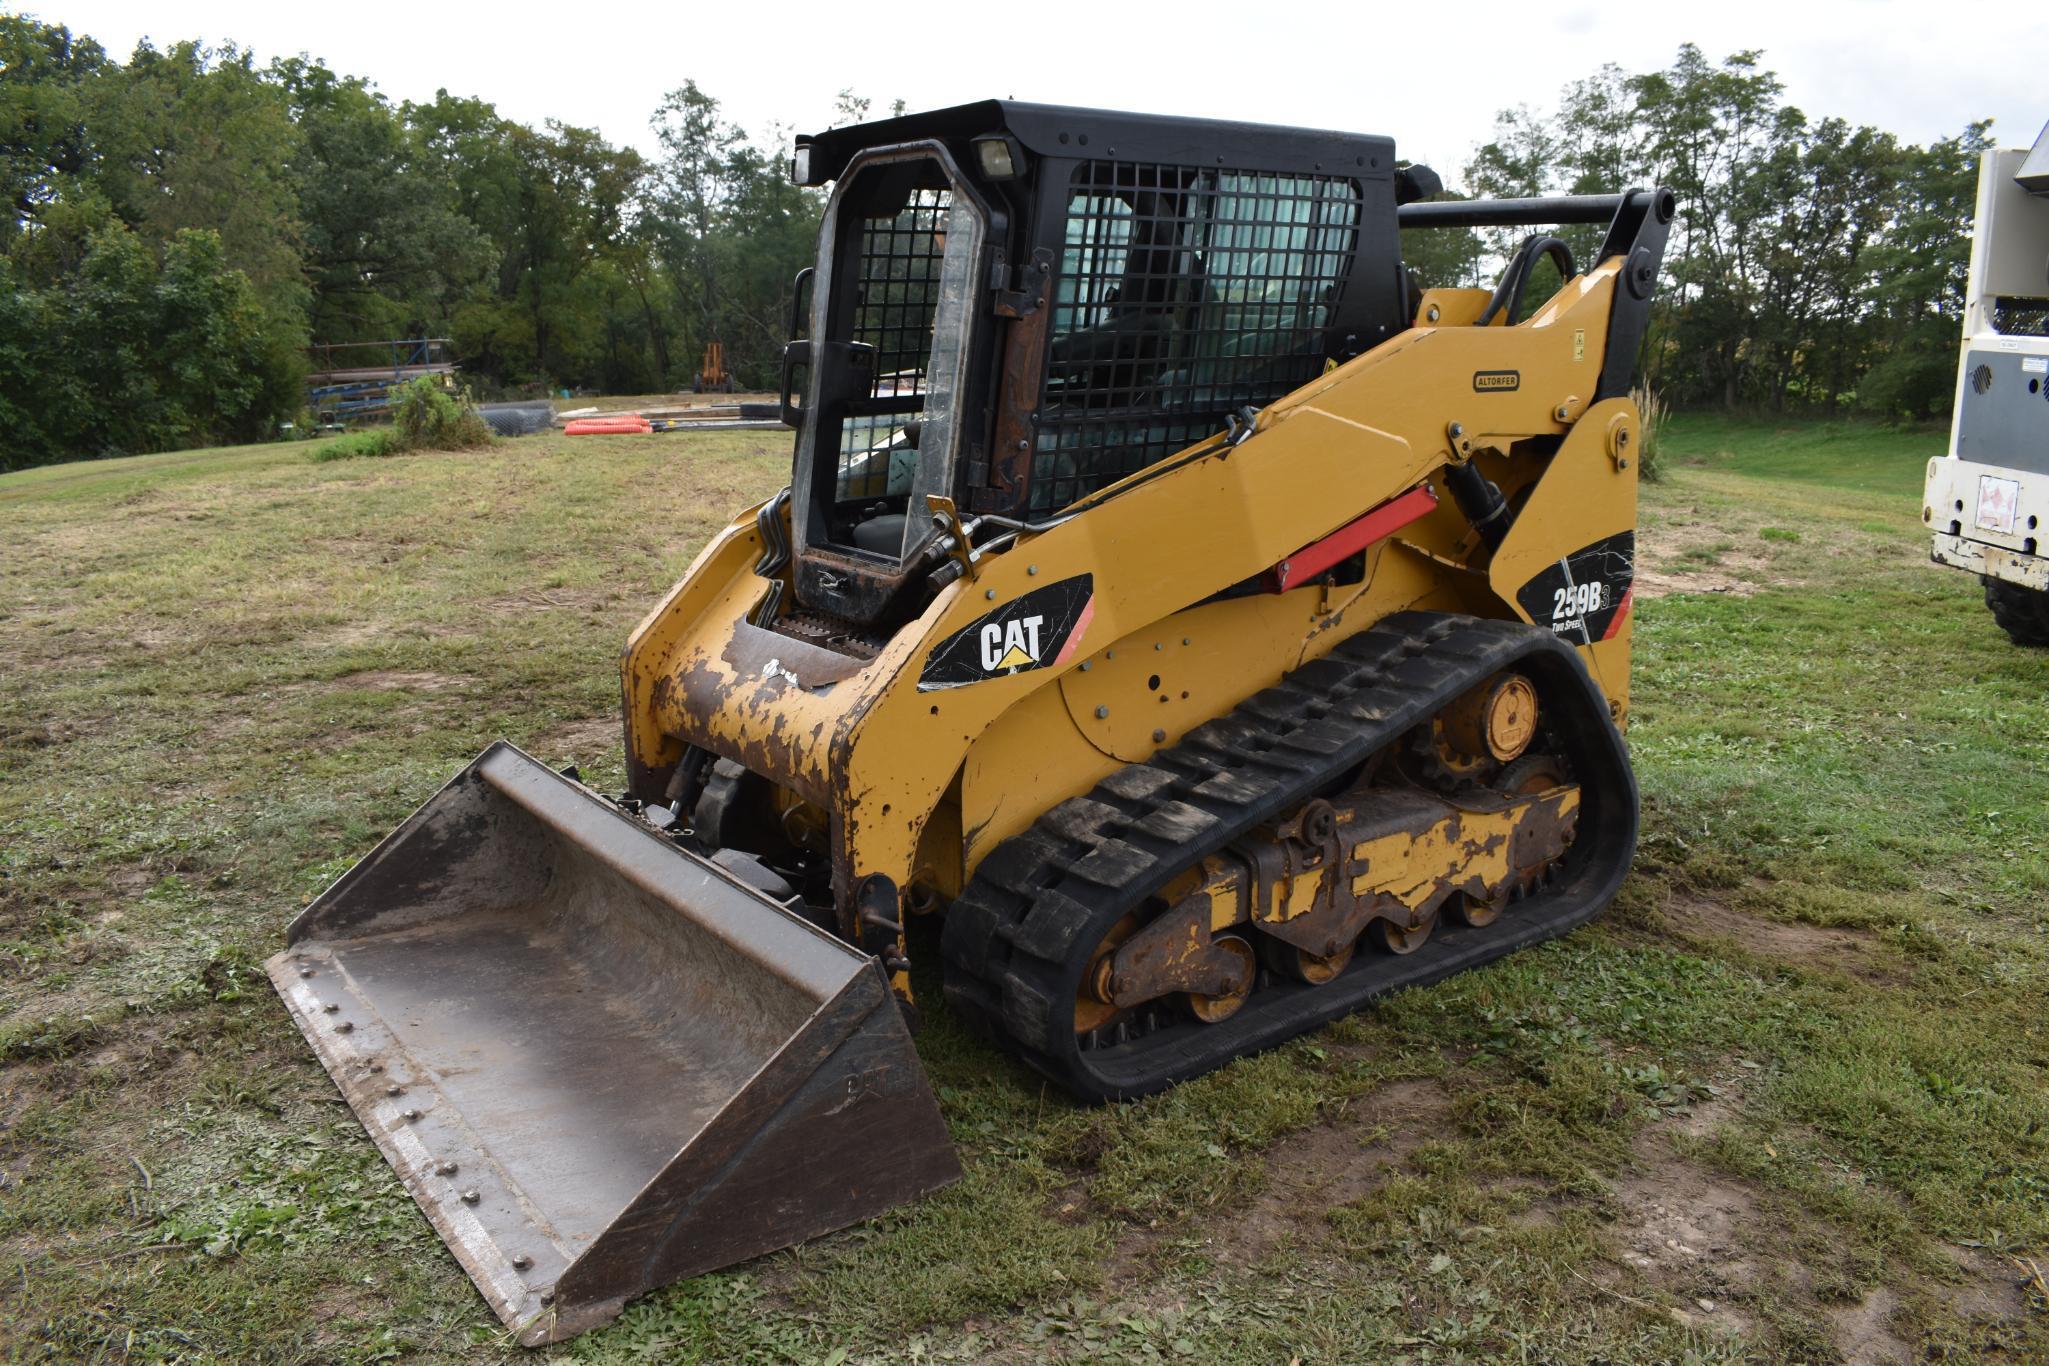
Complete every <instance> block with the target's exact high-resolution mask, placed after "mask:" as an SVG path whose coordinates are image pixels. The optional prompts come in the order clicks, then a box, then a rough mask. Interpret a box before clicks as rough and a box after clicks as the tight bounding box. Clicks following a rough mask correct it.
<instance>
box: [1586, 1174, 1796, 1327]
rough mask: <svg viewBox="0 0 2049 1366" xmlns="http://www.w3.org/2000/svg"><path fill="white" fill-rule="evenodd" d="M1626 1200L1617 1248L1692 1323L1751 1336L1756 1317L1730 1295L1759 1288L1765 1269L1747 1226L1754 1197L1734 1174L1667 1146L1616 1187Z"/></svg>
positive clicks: (1619, 1199) (1754, 1213)
mask: <svg viewBox="0 0 2049 1366" xmlns="http://www.w3.org/2000/svg"><path fill="white" fill-rule="evenodd" d="M1615 1199H1616V1201H1617V1203H1619V1204H1620V1205H1621V1207H1622V1211H1623V1214H1622V1218H1621V1220H1620V1221H1619V1222H1618V1224H1617V1236H1616V1242H1617V1244H1618V1251H1617V1256H1618V1257H1619V1258H1620V1260H1621V1261H1623V1262H1625V1263H1626V1264H1628V1265H1629V1266H1632V1267H1634V1268H1635V1269H1636V1270H1637V1271H1638V1272H1639V1273H1641V1274H1642V1275H1643V1277H1644V1278H1645V1279H1647V1280H1649V1281H1650V1282H1651V1283H1652V1284H1654V1285H1656V1286H1657V1287H1658V1288H1659V1289H1661V1290H1664V1291H1665V1292H1666V1293H1668V1294H1669V1295H1671V1296H1672V1297H1673V1298H1674V1299H1675V1300H1677V1302H1678V1305H1679V1307H1678V1308H1676V1309H1674V1310H1673V1311H1672V1312H1673V1316H1674V1317H1675V1318H1677V1319H1679V1320H1680V1322H1682V1323H1685V1324H1687V1325H1688V1326H1697V1327H1708V1328H1715V1329H1718V1330H1720V1331H1722V1332H1725V1333H1730V1334H1735V1335H1741V1336H1745V1337H1747V1336H1750V1335H1751V1334H1753V1333H1754V1332H1755V1331H1756V1328H1757V1321H1756V1319H1755V1318H1753V1317H1752V1316H1751V1314H1750V1313H1749V1312H1748V1311H1747V1310H1745V1309H1743V1308H1741V1307H1739V1306H1738V1305H1735V1304H1732V1303H1730V1302H1729V1301H1730V1297H1732V1296H1748V1295H1750V1294H1753V1293H1755V1292H1756V1290H1757V1289H1758V1288H1759V1286H1760V1284H1761V1282H1762V1281H1763V1279H1764V1277H1763V1273H1762V1272H1761V1270H1760V1268H1759V1267H1758V1264H1757V1262H1756V1261H1755V1260H1754V1259H1753V1258H1752V1257H1751V1255H1750V1253H1749V1251H1748V1246H1747V1241H1746V1238H1747V1231H1748V1229H1749V1228H1750V1226H1751V1225H1752V1224H1753V1223H1754V1222H1755V1220H1756V1218H1757V1200H1756V1197H1755V1196H1753V1195H1752V1194H1751V1193H1750V1192H1749V1191H1748V1190H1746V1189H1744V1188H1743V1187H1742V1186H1740V1185H1738V1184H1736V1183H1735V1182H1733V1181H1729V1180H1726V1179H1724V1178H1722V1177H1719V1176H1716V1175H1714V1174H1713V1173H1710V1172H1708V1171H1706V1170H1704V1169H1702V1168H1700V1167H1698V1166H1695V1165H1694V1164H1693V1163H1691V1162H1688V1161H1686V1160H1684V1159H1682V1158H1679V1157H1676V1156H1673V1155H1671V1154H1670V1153H1662V1154H1660V1155H1659V1158H1658V1160H1657V1161H1656V1162H1655V1163H1654V1164H1653V1165H1652V1166H1651V1168H1650V1169H1649V1170H1648V1171H1645V1172H1643V1173H1642V1174H1640V1175H1638V1176H1635V1177H1632V1178H1630V1179H1629V1180H1627V1181H1624V1182H1623V1183H1622V1184H1621V1185H1619V1186H1617V1187H1616V1190H1615Z"/></svg>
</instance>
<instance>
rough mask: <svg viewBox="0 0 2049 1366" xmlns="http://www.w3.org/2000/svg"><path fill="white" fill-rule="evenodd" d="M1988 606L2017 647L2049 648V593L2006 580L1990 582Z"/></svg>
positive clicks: (1987, 585)
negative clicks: (2035, 646)
mask: <svg viewBox="0 0 2049 1366" xmlns="http://www.w3.org/2000/svg"><path fill="white" fill-rule="evenodd" d="M1984 583H1985V605H1986V606H1987V607H1989V608H1991V609H1992V619H1993V620H1994V621H1996V622H1998V623H1999V628H2000V629H2001V630H2002V631H2005V632H2006V633H2007V635H2009V636H2011V637H2012V638H2013V643H2014V644H2016V645H2038V646H2049V593H2045V592H2043V591H2042V590H2041V589H2039V588H2027V587H2023V586H2022V585H2020V584H2017V583H2007V582H2006V581H2005V580H2003V579H1986V580H1984Z"/></svg>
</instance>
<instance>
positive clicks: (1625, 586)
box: [1515, 531, 1636, 645]
mask: <svg viewBox="0 0 2049 1366" xmlns="http://www.w3.org/2000/svg"><path fill="white" fill-rule="evenodd" d="M1635 582H1636V533H1635V532H1634V531H1623V532H1618V533H1616V534H1615V535H1613V536H1607V537H1603V538H1602V539H1601V540H1598V541H1595V542H1594V543H1593V544H1592V545H1588V546H1583V547H1581V548H1580V549H1578V550H1575V551H1573V552H1572V554H1570V555H1567V556H1566V557H1565V558H1564V559H1562V560H1559V561H1558V562H1556V563H1555V564H1553V565H1551V566H1550V567H1549V568H1547V569H1546V570H1544V572H1543V573H1541V574H1538V575H1537V576H1536V577H1535V578H1532V579H1531V580H1530V581H1529V582H1528V583H1526V584H1524V585H1523V586H1522V588H1521V589H1519V590H1518V591H1517V593H1516V595H1515V598H1516V601H1517V602H1518V603H1520V604H1521V605H1522V609H1523V611H1524V612H1526V613H1527V614H1528V615H1529V618H1530V620H1531V621H1533V622H1535V623H1536V624H1537V625H1539V626H1549V627H1550V628H1551V629H1552V630H1553V631H1556V632H1557V633H1558V634H1559V635H1561V636H1564V637H1565V638H1566V639H1567V640H1570V641H1572V642H1573V643H1574V644H1576V645H1591V644H1593V643H1594V642H1595V641H1597V640H1606V639H1607V638H1608V637H1610V636H1612V635H1614V634H1615V633H1616V632H1617V631H1619V630H1620V629H1622V623H1623V621H1624V620H1625V619H1626V617H1627V615H1628V612H1629V596H1630V590H1631V587H1632V586H1633V585H1634V584H1635Z"/></svg>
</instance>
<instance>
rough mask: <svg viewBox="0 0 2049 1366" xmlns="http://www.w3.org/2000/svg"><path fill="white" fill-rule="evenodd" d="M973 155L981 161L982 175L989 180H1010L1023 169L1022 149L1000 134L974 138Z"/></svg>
mask: <svg viewBox="0 0 2049 1366" xmlns="http://www.w3.org/2000/svg"><path fill="white" fill-rule="evenodd" d="M975 155H976V156H977V157H979V158H980V159H981V162H982V174H983V175H984V176H986V177H988V178H989V179H990V180H1010V179H1013V178H1015V177H1016V176H1017V174H1018V173H1019V172H1020V171H1022V170H1023V169H1024V152H1023V149H1021V148H1020V147H1019V146H1018V145H1017V144H1016V143H1014V142H1012V141H1011V140H1010V139H1009V138H1007V137H1004V136H1002V135H1001V134H997V135H995V136H993V137H984V138H976V139H975Z"/></svg>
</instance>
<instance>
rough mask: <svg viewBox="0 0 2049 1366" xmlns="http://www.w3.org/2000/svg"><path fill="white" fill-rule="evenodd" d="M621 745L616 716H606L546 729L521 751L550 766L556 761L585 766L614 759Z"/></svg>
mask: <svg viewBox="0 0 2049 1366" xmlns="http://www.w3.org/2000/svg"><path fill="white" fill-rule="evenodd" d="M622 743H623V742H622V741H621V739H620V729H619V713H617V712H607V713H606V714H605V715H603V716H591V717H586V718H585V719H583V720H581V721H564V722H563V723H562V724H561V725H559V726H550V727H549V728H548V729H546V730H544V731H542V732H541V733H540V734H539V735H536V736H533V737H532V738H531V739H530V740H528V741H527V742H526V743H524V744H523V745H521V748H522V749H524V750H526V751H527V753H529V754H532V755H534V756H535V757H536V758H540V759H546V760H547V761H549V762H550V763H553V762H555V761H556V760H558V759H559V760H561V761H562V762H564V763H571V762H573V763H580V764H588V763H592V762H594V761H596V760H599V759H607V758H611V757H613V756H615V755H617V754H618V753H619V751H620V746H621V744H622Z"/></svg>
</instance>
